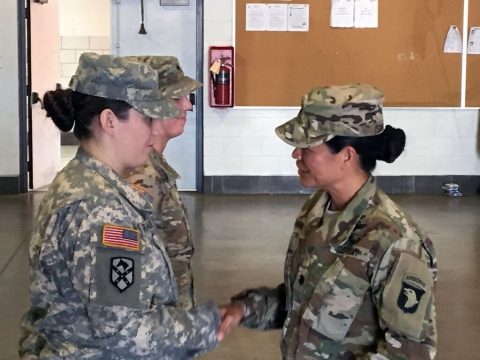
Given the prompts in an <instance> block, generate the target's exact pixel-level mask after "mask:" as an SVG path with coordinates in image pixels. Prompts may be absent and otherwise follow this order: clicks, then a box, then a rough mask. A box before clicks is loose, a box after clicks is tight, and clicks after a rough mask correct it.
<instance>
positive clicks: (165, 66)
mask: <svg viewBox="0 0 480 360" xmlns="http://www.w3.org/2000/svg"><path fill="white" fill-rule="evenodd" d="M200 86H201V84H200V83H199V82H197V81H195V80H193V79H191V78H189V77H187V76H185V75H184V74H183V71H182V69H181V67H180V65H179V63H178V60H177V58H175V57H173V56H124V57H121V56H113V55H98V54H95V53H83V54H82V55H81V56H80V60H79V64H78V68H77V71H76V73H75V75H73V76H72V79H71V80H70V85H69V87H70V89H72V90H75V91H78V92H80V93H83V94H87V95H93V96H99V97H104V98H108V99H113V100H123V101H125V102H126V103H128V104H129V105H131V106H133V108H135V109H136V110H138V111H139V112H141V113H142V114H144V115H146V116H149V117H151V118H155V119H156V118H160V119H165V118H176V117H178V115H179V114H180V111H179V109H178V108H177V106H176V105H175V101H173V100H172V99H176V98H179V97H182V96H185V95H187V94H189V93H190V92H192V91H194V90H195V89H197V88H198V87H200Z"/></svg>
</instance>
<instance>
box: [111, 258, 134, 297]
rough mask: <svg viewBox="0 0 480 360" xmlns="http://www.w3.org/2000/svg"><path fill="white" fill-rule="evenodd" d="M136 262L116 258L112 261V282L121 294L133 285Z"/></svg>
mask: <svg viewBox="0 0 480 360" xmlns="http://www.w3.org/2000/svg"><path fill="white" fill-rule="evenodd" d="M134 274H135V262H134V260H133V259H130V258H127V257H114V258H112V259H110V282H111V283H112V284H113V286H115V287H116V288H117V289H118V290H119V291H120V292H123V291H125V290H127V289H128V288H129V287H130V286H132V285H133V282H134V280H135V279H134Z"/></svg>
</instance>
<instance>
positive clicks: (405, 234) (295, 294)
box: [220, 84, 437, 360]
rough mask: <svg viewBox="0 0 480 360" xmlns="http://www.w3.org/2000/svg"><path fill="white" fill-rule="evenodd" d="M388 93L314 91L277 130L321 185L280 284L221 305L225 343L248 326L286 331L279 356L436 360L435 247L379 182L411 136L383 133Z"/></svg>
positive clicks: (305, 176)
mask: <svg viewBox="0 0 480 360" xmlns="http://www.w3.org/2000/svg"><path fill="white" fill-rule="evenodd" d="M382 103H383V95H382V93H381V92H380V91H379V90H378V89H376V88H374V87H372V86H369V85H366V84H355V85H345V86H332V87H324V88H314V89H312V90H310V91H309V92H308V93H307V94H305V96H304V98H303V101H302V109H301V110H300V113H299V114H298V116H297V117H295V118H294V119H292V120H290V121H288V122H286V123H285V124H283V125H281V126H279V127H278V128H277V129H276V133H277V135H278V136H279V137H280V138H281V139H282V140H284V141H285V142H286V143H288V144H290V145H292V146H294V147H295V150H294V151H293V153H292V156H293V158H294V159H295V160H296V163H297V167H298V174H299V176H300V182H301V183H302V185H303V186H306V187H313V188H318V189H320V190H318V191H316V192H315V193H313V194H312V195H311V196H310V197H309V199H308V200H307V202H306V203H305V205H304V206H303V208H302V210H301V211H300V214H299V216H298V218H297V220H296V222H295V226H294V230H293V234H292V237H291V240H290V245H289V247H288V251H287V257H286V261H285V282H284V283H283V284H281V285H280V286H278V287H277V288H275V289H266V288H261V289H250V290H247V291H244V292H242V293H241V294H239V295H237V296H235V297H233V298H232V304H231V305H229V306H226V307H224V308H223V309H222V313H223V321H222V325H221V328H220V334H221V335H220V337H223V336H224V335H225V334H226V333H227V332H228V331H229V330H230V329H231V328H232V327H233V326H235V325H236V324H238V322H240V321H241V322H242V323H243V324H244V325H245V326H248V327H254V328H262V329H268V328H283V333H282V341H281V351H282V355H283V358H284V359H377V360H378V359H433V358H434V357H435V353H436V340H437V334H436V322H435V301H434V284H435V280H436V270H437V264H436V258H435V253H434V250H433V246H432V243H431V241H430V239H429V238H428V237H426V236H425V235H424V234H423V233H422V232H421V230H420V229H419V228H418V226H417V225H416V224H415V223H414V222H413V221H412V220H411V218H410V217H409V216H408V215H406V214H405V213H404V212H403V211H402V210H401V209H400V208H399V207H398V206H397V205H396V204H395V203H394V202H393V201H392V200H391V199H390V198H389V197H388V196H387V195H386V194H385V193H384V192H383V191H382V190H380V189H379V188H378V187H377V185H376V182H375V179H374V178H373V177H372V175H371V172H372V171H373V169H374V168H375V165H376V161H377V160H382V161H386V162H389V163H390V162H393V161H394V160H395V159H396V158H397V157H398V156H399V155H400V154H401V153H402V152H403V149H404V146H405V134H404V132H403V131H402V130H400V129H395V128H392V127H391V126H386V127H384V124H383V115H382Z"/></svg>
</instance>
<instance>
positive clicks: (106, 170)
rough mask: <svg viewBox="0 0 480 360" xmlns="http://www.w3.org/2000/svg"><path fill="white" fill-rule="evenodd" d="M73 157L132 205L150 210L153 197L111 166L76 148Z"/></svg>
mask: <svg viewBox="0 0 480 360" xmlns="http://www.w3.org/2000/svg"><path fill="white" fill-rule="evenodd" d="M75 159H76V160H78V161H79V162H81V163H82V164H84V165H85V166H86V167H87V168H89V169H91V170H92V171H93V172H95V173H97V174H99V175H100V176H101V177H102V178H103V179H104V180H105V182H107V183H108V184H110V185H111V186H112V187H113V188H115V189H117V190H118V192H119V193H120V194H121V195H123V196H124V197H125V198H126V199H127V200H128V201H129V202H130V203H131V204H132V205H133V206H134V207H136V208H137V209H140V210H145V211H150V212H151V211H152V210H153V208H152V202H153V199H152V197H151V195H149V194H148V193H146V192H145V193H142V192H140V191H138V190H136V189H135V188H133V187H132V186H131V185H130V184H129V183H128V182H127V181H126V179H124V178H123V177H122V176H120V175H118V174H117V173H116V172H115V171H114V170H113V169H112V168H110V167H108V166H106V165H105V164H104V163H102V162H100V161H98V160H97V159H95V158H94V157H93V156H92V155H90V154H89V153H88V152H87V151H85V150H84V149H82V148H81V147H79V148H78V150H77V154H76V155H75Z"/></svg>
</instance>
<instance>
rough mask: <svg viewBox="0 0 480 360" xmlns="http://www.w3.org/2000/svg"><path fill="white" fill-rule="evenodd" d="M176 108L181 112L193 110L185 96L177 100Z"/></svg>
mask: <svg viewBox="0 0 480 360" xmlns="http://www.w3.org/2000/svg"><path fill="white" fill-rule="evenodd" d="M177 106H178V108H179V109H180V110H183V111H191V110H192V109H193V105H192V103H191V102H190V99H189V98H188V97H186V96H184V97H182V98H180V99H178V100H177Z"/></svg>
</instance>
